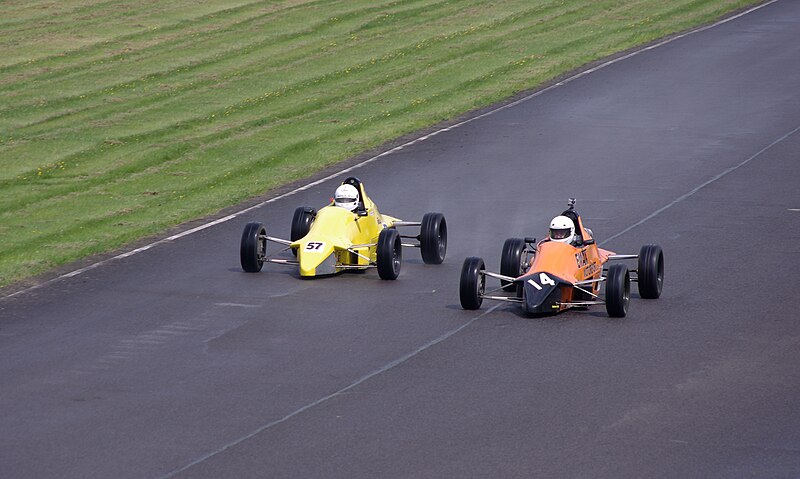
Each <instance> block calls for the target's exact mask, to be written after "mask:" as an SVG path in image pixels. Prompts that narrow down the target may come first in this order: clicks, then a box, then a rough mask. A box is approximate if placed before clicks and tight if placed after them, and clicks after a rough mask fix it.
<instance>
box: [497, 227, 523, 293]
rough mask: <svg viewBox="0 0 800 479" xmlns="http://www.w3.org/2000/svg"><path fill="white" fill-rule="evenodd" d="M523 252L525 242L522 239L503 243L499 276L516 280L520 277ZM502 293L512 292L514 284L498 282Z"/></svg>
mask: <svg viewBox="0 0 800 479" xmlns="http://www.w3.org/2000/svg"><path fill="white" fill-rule="evenodd" d="M524 252H525V240H524V239H522V238H508V239H507V240H506V241H505V243H503V252H502V253H501V254H500V274H502V275H503V276H510V277H512V278H517V277H519V276H521V275H522V269H523V265H522V263H523V253H524ZM500 284H501V285H502V286H503V290H504V291H514V290H515V289H516V285H515V284H514V283H511V282H508V281H503V280H500Z"/></svg>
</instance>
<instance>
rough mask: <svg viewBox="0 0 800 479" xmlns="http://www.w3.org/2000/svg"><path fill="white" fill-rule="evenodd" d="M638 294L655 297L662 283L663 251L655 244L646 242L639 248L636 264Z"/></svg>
mask: <svg viewBox="0 0 800 479" xmlns="http://www.w3.org/2000/svg"><path fill="white" fill-rule="evenodd" d="M638 268H639V269H638V272H637V275H638V279H637V281H638V286H639V296H641V297H642V298H644V299H657V298H658V297H659V296H661V288H662V287H663V285H664V253H663V252H662V251H661V247H660V246H658V245H656V244H646V245H644V246H642V249H641V250H639V266H638Z"/></svg>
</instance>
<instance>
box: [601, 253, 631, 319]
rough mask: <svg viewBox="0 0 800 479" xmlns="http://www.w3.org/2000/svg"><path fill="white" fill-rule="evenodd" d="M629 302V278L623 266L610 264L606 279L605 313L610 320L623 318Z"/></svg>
mask: <svg viewBox="0 0 800 479" xmlns="http://www.w3.org/2000/svg"><path fill="white" fill-rule="evenodd" d="M630 300H631V276H630V273H629V272H628V267H627V266H625V265H624V264H619V263H617V264H612V265H611V267H610V268H608V276H607V277H606V311H608V315H609V316H611V317H612V318H624V317H625V315H626V314H628V304H630Z"/></svg>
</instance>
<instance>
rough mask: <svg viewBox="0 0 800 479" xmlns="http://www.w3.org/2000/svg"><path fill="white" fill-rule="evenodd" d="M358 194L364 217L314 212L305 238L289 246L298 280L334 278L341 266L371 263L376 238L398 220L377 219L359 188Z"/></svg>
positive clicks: (337, 211) (332, 211)
mask: <svg viewBox="0 0 800 479" xmlns="http://www.w3.org/2000/svg"><path fill="white" fill-rule="evenodd" d="M360 193H361V200H362V202H363V203H364V209H365V210H366V215H364V216H359V215H357V214H356V213H354V212H351V211H348V210H346V209H344V208H340V207H338V206H335V205H333V204H331V205H328V206H326V207H324V208H322V209H320V210H319V211H318V212H317V216H316V217H315V218H314V222H313V223H312V224H311V228H310V230H309V232H308V234H307V235H305V236H303V237H302V238H300V239H299V240H297V241H295V242H293V243H292V244H291V247H292V248H297V260H298V262H299V263H300V276H318V275H327V274H335V273H338V272H340V271H343V270H344V269H345V268H342V266H364V267H366V266H368V265H369V264H370V263H373V264H374V263H375V260H376V244H377V242H378V235H379V234H380V232H381V231H382V230H384V229H385V228H390V227H391V226H392V225H393V224H394V223H395V222H396V221H400V220H399V219H398V218H394V217H391V216H388V215H381V214H380V213H379V212H378V208H377V207H376V206H375V204H374V203H373V202H372V200H370V199H369V197H367V195H366V194H364V187H363V185H362V186H361V192H360ZM362 245H363V246H362ZM354 246H356V248H353V247H354ZM352 251H355V252H357V253H358V254H354V253H352ZM359 255H360V256H359ZM367 258H369V260H367ZM351 269H352V268H351Z"/></svg>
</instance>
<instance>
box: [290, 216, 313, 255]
mask: <svg viewBox="0 0 800 479" xmlns="http://www.w3.org/2000/svg"><path fill="white" fill-rule="evenodd" d="M316 216H317V210H315V209H314V208H309V207H308V206H299V207H298V208H297V209H295V210H294V216H292V232H291V235H290V237H289V239H291V240H292V241H297V240H299V239H300V238H302V237H303V236H305V235H307V234H308V231H309V230H310V229H311V223H313V222H314V218H315V217H316ZM292 253H294V255H295V256H297V250H296V249H295V248H292Z"/></svg>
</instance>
